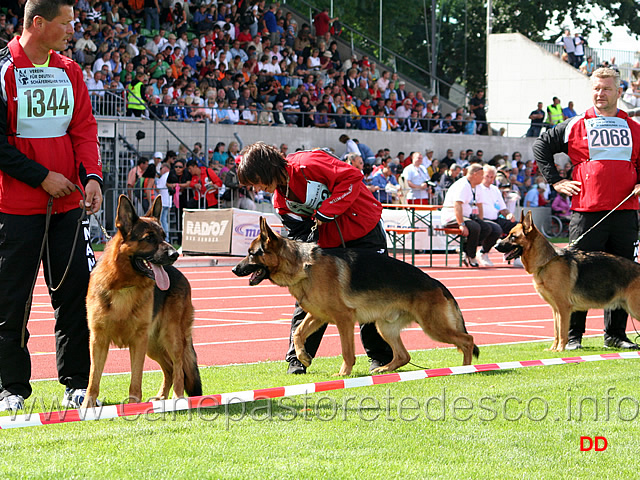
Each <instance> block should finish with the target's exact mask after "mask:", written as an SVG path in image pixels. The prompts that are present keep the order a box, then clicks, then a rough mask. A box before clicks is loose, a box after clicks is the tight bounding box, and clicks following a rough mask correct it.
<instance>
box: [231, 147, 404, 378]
mask: <svg viewBox="0 0 640 480" xmlns="http://www.w3.org/2000/svg"><path fill="white" fill-rule="evenodd" d="M240 155H241V157H242V160H241V161H240V165H239V166H238V180H239V181H240V183H241V184H243V185H246V186H250V185H251V186H253V187H254V189H255V190H256V191H260V190H263V191H265V192H269V193H272V194H273V204H274V206H275V208H276V211H277V212H278V215H280V217H281V218H282V222H283V224H284V226H285V227H286V228H287V229H288V230H289V237H290V238H294V239H297V240H303V241H317V243H318V245H319V246H320V247H322V248H325V249H330V248H337V247H342V246H343V245H344V246H346V247H348V248H366V249H372V250H375V251H377V252H379V253H381V254H386V253H387V238H386V234H385V231H384V228H383V227H382V223H381V221H380V216H381V214H382V205H381V204H380V202H378V201H377V200H376V199H375V198H374V197H373V195H372V194H371V192H369V190H368V189H367V187H366V185H365V184H364V182H363V181H362V179H363V177H362V173H361V172H360V171H359V170H358V169H357V168H355V167H353V166H351V165H349V164H347V163H344V162H342V161H341V160H339V159H338V158H337V157H334V156H333V155H331V154H329V153H327V152H326V151H324V150H312V151H304V152H296V153H294V154H292V155H289V156H287V158H285V157H284V156H283V155H282V153H280V151H279V150H278V149H277V148H275V147H273V146H271V145H267V144H266V143H263V142H257V143H254V144H252V145H249V146H248V147H246V148H245V149H244V150H242V152H240ZM316 223H317V224H318V225H319V227H318V228H317V230H315V229H312V227H313V226H314V225H315V224H316ZM314 234H317V238H316V237H315V235H314ZM305 315H306V313H305V312H304V310H302V309H301V308H300V307H299V306H298V305H297V304H296V310H295V312H294V314H293V318H292V320H291V337H292V336H293V333H294V332H295V330H296V328H298V325H299V324H300V323H301V322H302V320H303V319H304V317H305ZM326 328H327V327H326V325H325V326H324V327H322V328H321V329H320V330H318V331H317V332H315V333H313V334H312V335H311V336H309V338H308V339H307V341H306V343H305V349H306V351H307V352H308V353H309V355H311V356H312V357H313V356H315V354H316V352H317V351H318V347H319V346H320V341H321V340H322V335H323V334H324V331H325V330H326ZM291 337H290V341H289V351H288V352H287V355H286V357H285V359H286V360H287V362H289V369H288V370H287V372H288V373H294V374H297V373H306V369H305V367H304V366H303V365H302V364H301V363H300V361H299V360H298V359H297V358H296V356H295V348H294V347H293V342H292V341H291ZM360 337H361V339H362V344H363V346H364V349H365V352H366V353H367V355H368V356H369V358H370V359H371V369H374V368H377V367H379V366H382V365H386V364H387V363H388V362H389V361H391V359H392V357H393V352H392V350H391V347H390V346H389V345H388V344H387V343H386V342H385V341H384V340H383V339H382V337H381V336H380V334H379V333H378V331H377V330H376V326H375V324H374V323H367V324H365V325H361V326H360Z"/></svg>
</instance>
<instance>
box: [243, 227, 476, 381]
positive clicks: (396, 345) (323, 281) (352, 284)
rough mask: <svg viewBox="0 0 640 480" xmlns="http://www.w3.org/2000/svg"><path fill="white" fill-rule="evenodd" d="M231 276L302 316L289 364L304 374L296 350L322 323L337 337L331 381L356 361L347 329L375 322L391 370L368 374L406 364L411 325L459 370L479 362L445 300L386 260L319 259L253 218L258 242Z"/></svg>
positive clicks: (338, 253)
mask: <svg viewBox="0 0 640 480" xmlns="http://www.w3.org/2000/svg"><path fill="white" fill-rule="evenodd" d="M233 273H234V274H236V275H238V276H239V277H244V276H247V275H251V278H250V280H249V284H250V285H257V284H259V283H260V282H261V281H262V280H264V279H265V278H268V279H269V280H271V282H273V283H274V284H276V285H279V286H286V287H288V288H289V292H290V293H291V294H292V295H293V296H294V297H295V298H296V300H297V301H298V303H299V304H300V306H301V307H302V308H303V309H304V310H305V311H306V312H308V313H307V316H306V317H305V319H304V320H303V321H302V323H301V324H300V325H299V326H298V328H297V329H296V331H295V333H294V335H293V343H294V345H295V349H296V356H297V357H298V360H300V362H302V364H303V365H305V366H306V367H308V366H309V365H310V364H311V360H312V359H311V356H310V355H309V354H308V353H307V352H306V351H305V350H304V342H305V340H306V339H307V337H308V336H309V335H311V334H312V333H313V332H315V331H316V330H317V329H318V328H320V326H321V325H324V324H325V323H332V324H335V325H336V326H337V327H338V332H339V333H340V344H341V347H342V367H341V368H340V372H339V373H338V375H349V374H350V373H351V370H352V368H353V365H354V364H355V361H356V358H355V347H354V340H353V329H354V324H355V322H360V323H370V322H375V324H376V328H377V329H378V332H380V335H381V336H382V338H384V340H385V341H386V342H387V343H388V344H389V345H390V346H391V348H392V350H393V359H392V360H391V362H390V363H388V364H387V365H384V366H382V367H379V368H377V369H375V370H374V372H375V373H380V372H387V371H392V370H396V369H397V368H400V367H402V366H403V365H406V364H407V363H409V360H410V359H411V356H410V355H409V352H408V351H407V349H406V348H405V346H404V344H403V343H402V339H401V338H400V332H401V330H402V329H404V328H406V327H407V326H409V324H411V323H412V322H416V323H418V325H420V327H421V328H422V330H423V331H424V332H425V333H426V334H427V335H429V336H430V337H431V338H433V339H434V340H436V341H439V342H444V343H451V344H453V345H455V346H456V347H458V349H459V350H460V351H461V352H462V354H463V364H464V365H469V364H471V357H472V355H473V356H476V357H477V356H478V354H479V350H478V347H477V346H476V345H475V344H474V342H473V337H472V336H471V335H469V334H468V333H467V330H466V328H465V325H464V319H463V318H462V313H461V312H460V308H459V307H458V303H457V302H456V300H455V299H454V298H453V296H452V295H451V292H449V290H447V288H446V287H445V286H444V285H443V284H442V283H440V282H439V281H437V280H435V279H433V278H431V277H430V276H429V275H427V274H426V273H424V272H423V271H422V270H420V269H419V268H416V267H414V266H413V265H409V264H408V263H405V262H401V261H400V260H396V259H395V258H392V257H389V256H387V255H381V254H379V253H376V252H371V251H367V250H358V249H337V250H333V249H332V250H331V251H325V250H323V249H321V248H320V247H318V246H317V245H315V244H312V243H302V242H297V241H293V240H289V239H286V238H283V237H281V236H280V235H278V234H276V233H274V232H273V231H272V230H271V228H269V225H267V222H266V220H265V219H264V218H262V217H260V235H259V236H258V237H257V238H256V239H255V240H253V242H252V243H251V246H250V247H249V255H247V257H245V258H244V259H243V260H242V261H241V262H240V263H239V264H238V265H236V266H235V267H234V268H233Z"/></svg>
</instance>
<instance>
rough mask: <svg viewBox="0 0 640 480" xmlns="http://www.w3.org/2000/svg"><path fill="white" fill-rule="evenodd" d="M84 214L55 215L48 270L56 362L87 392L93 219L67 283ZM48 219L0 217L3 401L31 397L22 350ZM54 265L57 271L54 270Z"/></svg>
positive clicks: (68, 382)
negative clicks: (88, 295)
mask: <svg viewBox="0 0 640 480" xmlns="http://www.w3.org/2000/svg"><path fill="white" fill-rule="evenodd" d="M80 215H81V210H80V209H76V210H72V211H70V212H67V213H60V214H54V215H52V216H51V223H50V226H49V235H48V239H49V247H48V251H47V250H46V249H45V253H44V258H43V267H44V274H45V280H46V282H47V286H48V287H49V295H50V297H51V304H52V306H53V309H54V316H55V338H56V364H57V368H58V380H59V381H60V383H62V384H63V385H65V386H67V387H70V388H86V387H87V382H88V379H89V366H90V361H89V330H88V328H87V312H86V304H85V298H86V296H87V286H88V283H89V273H90V271H91V269H92V268H93V266H94V265H95V257H94V254H93V250H92V249H91V243H90V236H89V221H88V219H85V221H84V222H83V225H82V227H81V228H80V229H79V232H78V241H77V244H76V249H75V251H74V252H73V260H72V263H71V266H70V267H69V268H70V269H69V273H68V275H67V277H66V280H65V281H64V283H63V284H62V286H61V287H60V288H59V289H58V290H57V291H55V292H52V291H51V288H55V287H56V286H57V285H58V284H59V283H60V280H61V279H62V276H63V274H64V270H65V268H66V266H67V263H68V261H69V258H70V256H71V255H72V252H71V247H72V245H73V239H74V238H73V237H74V233H75V232H76V229H77V226H78V219H79V218H80ZM45 218H46V216H45V215H8V214H4V213H0V291H2V292H3V293H2V295H0V398H3V397H6V396H8V395H12V394H17V395H22V396H23V397H24V398H27V397H29V395H31V385H30V384H29V380H30V378H31V359H30V356H29V350H28V348H27V340H28V338H29V332H28V330H26V332H25V345H24V346H21V337H22V330H23V321H24V314H25V305H26V303H27V301H28V298H29V291H30V289H31V284H32V282H33V279H34V276H35V275H36V273H37V271H38V268H39V265H38V263H37V261H38V254H39V253H40V247H41V243H42V238H43V236H44V231H45ZM48 261H49V262H50V265H51V269H49V266H48Z"/></svg>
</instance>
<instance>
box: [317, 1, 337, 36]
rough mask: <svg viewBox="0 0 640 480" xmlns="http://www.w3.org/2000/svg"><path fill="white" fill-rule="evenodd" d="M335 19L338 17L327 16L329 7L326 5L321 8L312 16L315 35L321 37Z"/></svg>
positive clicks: (327, 31) (328, 30)
mask: <svg viewBox="0 0 640 480" xmlns="http://www.w3.org/2000/svg"><path fill="white" fill-rule="evenodd" d="M336 20H338V17H334V18H331V17H330V16H329V9H328V8H326V7H325V8H323V9H322V11H321V12H320V13H317V14H316V15H315V16H314V17H313V27H314V28H315V31H316V37H317V38H321V37H324V36H325V35H326V34H327V33H329V32H330V28H331V24H332V23H333V22H335V21H336Z"/></svg>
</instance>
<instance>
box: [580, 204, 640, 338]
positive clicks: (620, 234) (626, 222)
mask: <svg viewBox="0 0 640 480" xmlns="http://www.w3.org/2000/svg"><path fill="white" fill-rule="evenodd" d="M607 213H608V212H572V214H571V223H570V224H569V239H570V240H571V241H573V240H574V239H576V238H578V237H579V236H580V235H582V234H583V233H584V232H586V231H587V230H588V229H589V228H591V227H592V226H593V225H595V224H596V223H597V222H598V221H599V220H600V219H601V218H603V217H604V216H605V215H606V214H607ZM637 241H638V213H637V212H636V211H635V210H617V211H615V212H613V213H612V214H611V215H609V216H608V217H607V218H606V219H605V220H604V221H603V222H602V223H601V224H600V225H598V226H597V227H596V228H594V229H593V230H591V231H590V232H589V233H587V234H586V235H585V236H584V238H583V239H582V240H580V242H578V244H577V248H579V249H580V250H583V251H585V252H597V251H601V252H607V253H611V254H613V255H618V256H620V257H624V258H628V259H629V260H635V248H636V243H637ZM627 316H628V315H627V312H626V311H625V310H623V309H616V310H605V311H604V334H605V336H609V337H615V338H626V333H625V331H626V329H627ZM586 323H587V312H573V314H571V323H570V324H569V339H575V340H579V339H581V338H582V335H584V332H585V328H586Z"/></svg>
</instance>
